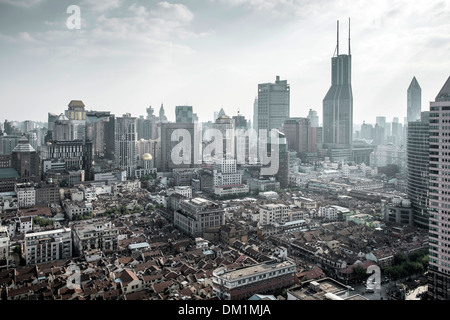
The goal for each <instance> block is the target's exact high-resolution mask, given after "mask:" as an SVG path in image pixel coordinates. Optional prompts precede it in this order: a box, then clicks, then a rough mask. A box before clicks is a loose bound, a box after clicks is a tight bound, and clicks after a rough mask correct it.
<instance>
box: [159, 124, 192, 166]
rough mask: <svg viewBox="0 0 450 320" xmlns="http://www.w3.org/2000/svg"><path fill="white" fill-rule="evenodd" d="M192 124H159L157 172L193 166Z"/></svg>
mask: <svg viewBox="0 0 450 320" xmlns="http://www.w3.org/2000/svg"><path fill="white" fill-rule="evenodd" d="M195 126H196V125H195V124H194V123H169V122H160V123H158V128H159V131H160V139H161V140H160V141H161V144H160V152H159V159H158V161H157V169H158V171H159V172H170V171H172V170H173V169H175V168H191V167H192V166H194V165H195V164H196V163H195V158H194V149H195V148H194V140H195V139H194V128H195Z"/></svg>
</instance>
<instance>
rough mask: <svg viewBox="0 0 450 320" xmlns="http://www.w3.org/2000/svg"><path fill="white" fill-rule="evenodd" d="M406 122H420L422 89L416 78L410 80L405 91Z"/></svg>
mask: <svg viewBox="0 0 450 320" xmlns="http://www.w3.org/2000/svg"><path fill="white" fill-rule="evenodd" d="M407 97H408V98H407V99H408V101H407V103H408V105H407V118H406V119H407V120H406V121H407V122H411V121H416V120H420V113H421V110H422V88H421V87H420V85H419V82H417V79H416V77H414V78H413V79H412V80H411V83H410V84H409V87H408V90H407Z"/></svg>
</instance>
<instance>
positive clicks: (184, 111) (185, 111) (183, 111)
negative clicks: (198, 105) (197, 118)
mask: <svg viewBox="0 0 450 320" xmlns="http://www.w3.org/2000/svg"><path fill="white" fill-rule="evenodd" d="M175 121H176V122H177V123H193V122H194V119H193V113H192V106H176V107H175Z"/></svg>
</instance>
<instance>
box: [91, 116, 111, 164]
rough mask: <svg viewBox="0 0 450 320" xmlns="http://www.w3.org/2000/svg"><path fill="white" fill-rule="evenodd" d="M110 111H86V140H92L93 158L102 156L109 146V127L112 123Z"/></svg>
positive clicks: (105, 154) (104, 155) (106, 152)
mask: <svg viewBox="0 0 450 320" xmlns="http://www.w3.org/2000/svg"><path fill="white" fill-rule="evenodd" d="M111 120H112V118H111V112H110V111H87V112H86V127H87V140H89V141H92V152H93V157H94V159H96V158H104V157H106V156H107V154H108V148H111V145H110V144H111V143H110V141H111V140H112V139H110V138H109V131H108V130H109V127H110V126H111V124H112V121H111Z"/></svg>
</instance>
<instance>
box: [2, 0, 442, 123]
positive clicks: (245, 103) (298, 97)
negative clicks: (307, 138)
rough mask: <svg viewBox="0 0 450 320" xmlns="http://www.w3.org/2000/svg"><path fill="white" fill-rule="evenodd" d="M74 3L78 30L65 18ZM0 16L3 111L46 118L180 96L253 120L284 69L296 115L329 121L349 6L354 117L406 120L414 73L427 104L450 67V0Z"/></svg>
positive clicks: (33, 8) (201, 112) (9, 12)
mask: <svg viewBox="0 0 450 320" xmlns="http://www.w3.org/2000/svg"><path fill="white" fill-rule="evenodd" d="M71 5H76V6H78V7H79V8H80V12H81V24H80V29H76V30H70V29H69V28H68V26H67V22H68V19H69V18H70V17H71V12H69V13H67V9H68V7H69V6H71ZM0 16H1V19H0V26H1V29H0V30H1V31H0V43H1V45H2V48H4V49H3V50H2V52H1V53H0V65H1V66H2V69H3V70H4V76H3V77H2V80H1V81H0V88H1V91H2V93H3V100H2V101H3V105H2V111H3V112H2V115H3V117H2V118H3V119H2V121H3V120H4V119H8V120H10V121H12V120H17V121H23V120H35V121H43V122H46V120H47V113H48V112H52V113H56V114H60V113H62V112H63V110H65V109H66V107H67V104H68V103H69V101H71V100H82V101H83V102H84V103H85V104H86V110H104V111H111V113H113V114H116V115H117V116H121V115H122V114H124V113H125V112H129V113H131V114H132V116H134V117H138V116H139V115H145V110H146V108H148V107H149V106H152V107H153V108H154V109H155V110H158V109H159V107H160V105H161V104H164V106H165V108H166V110H167V112H166V115H167V117H168V119H169V120H170V121H175V107H176V106H178V105H190V106H193V112H195V113H197V115H198V117H199V120H200V121H208V120H213V113H214V111H218V110H220V109H221V108H223V109H224V110H225V112H226V113H227V114H229V115H235V114H237V112H238V111H239V112H240V114H242V115H244V116H245V117H246V118H247V119H248V120H252V119H253V102H254V99H255V97H256V96H257V94H258V93H257V90H258V84H259V83H265V82H271V81H273V79H274V78H275V76H280V77H281V78H282V79H286V80H287V82H288V83H289V85H290V87H291V114H290V116H291V117H306V116H307V114H308V111H309V110H310V109H313V110H315V111H317V112H318V115H319V119H320V122H321V123H322V121H323V117H322V99H323V97H324V95H325V94H326V92H327V90H328V88H329V83H330V78H331V72H330V68H329V65H330V57H331V56H332V54H333V51H334V50H335V43H336V34H335V30H336V20H340V21H342V22H343V23H344V24H343V30H345V27H346V21H347V19H348V18H349V17H350V18H351V24H352V34H351V41H352V78H353V79H352V80H353V81H352V87H353V94H354V123H362V122H363V121H365V122H366V123H375V118H376V116H386V120H387V121H388V122H389V121H392V119H393V118H394V117H398V118H399V119H400V120H401V122H403V119H404V117H406V113H407V89H408V86H409V84H410V82H411V79H413V77H416V78H417V80H418V82H419V83H420V84H421V87H422V111H426V110H427V108H428V105H429V101H433V100H434V97H435V93H436V91H437V90H438V89H439V88H440V87H441V85H442V83H443V82H444V81H445V80H446V79H447V77H448V70H445V68H443V67H442V61H445V53H446V52H447V50H448V49H449V46H450V45H449V43H450V41H446V40H447V39H448V38H449V34H450V32H449V31H450V24H449V23H448V22H447V21H449V19H448V18H449V17H450V5H449V4H448V3H445V2H427V1H415V2H414V3H411V2H407V1H377V2H362V1H358V2H354V1H343V2H337V1H321V2H320V3H302V2H301V1H284V0H279V1H263V0H251V1H250V0H248V1H246V0H239V1H238V0H233V1H222V0H208V1H192V0H186V1H183V2H182V3H181V2H180V3H177V2H158V1H146V2H143V1H124V0H123V1H121V0H108V1H102V2H101V4H100V3H98V2H95V1H91V0H83V1H58V2H54V1H50V0H48V1H45V0H21V1H20V0H19V1H10V0H0ZM418 16H420V17H421V19H416V18H417V17H418ZM346 38H347V34H346V32H345V31H343V32H342V33H341V42H342V43H345V41H346Z"/></svg>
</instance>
